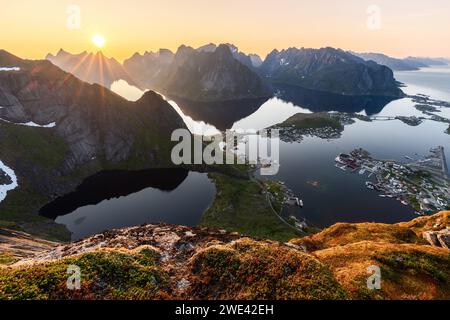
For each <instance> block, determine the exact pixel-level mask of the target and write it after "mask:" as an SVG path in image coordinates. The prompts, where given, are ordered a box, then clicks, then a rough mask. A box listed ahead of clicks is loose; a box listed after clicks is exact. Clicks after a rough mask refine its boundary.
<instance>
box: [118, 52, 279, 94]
mask: <svg viewBox="0 0 450 320" xmlns="http://www.w3.org/2000/svg"><path fill="white" fill-rule="evenodd" d="M230 48H232V49H233V50H234V51H232V49H230ZM249 65H252V61H251V58H250V56H246V55H244V54H242V53H240V52H238V51H237V48H235V47H232V46H231V45H220V46H218V47H216V46H215V45H212V44H211V45H207V46H204V47H201V48H199V49H194V48H191V47H187V46H181V47H180V48H179V49H178V50H177V52H176V53H175V54H174V55H172V54H171V53H169V52H167V51H160V52H159V53H158V54H154V53H148V54H145V55H144V56H140V55H136V54H135V55H134V56H133V57H132V58H130V59H128V60H126V61H125V62H124V66H125V68H126V69H127V70H128V72H129V73H130V74H131V75H132V76H133V77H135V78H136V79H141V80H140V81H141V82H142V85H145V86H148V87H150V88H155V89H156V90H158V91H162V92H163V93H164V94H167V95H169V96H171V97H178V98H183V99H187V100H191V101H198V102H214V101H227V100H240V99H253V98H261V97H269V96H271V95H272V92H271V90H270V89H269V88H268V87H267V86H266V85H265V84H264V82H263V81H262V80H261V79H260V77H259V76H258V75H257V74H256V72H255V71H254V70H253V67H249ZM142 70H145V71H144V72H143V74H142V75H141V74H140V73H142Z"/></svg>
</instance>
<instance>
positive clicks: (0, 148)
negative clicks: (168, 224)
mask: <svg viewBox="0 0 450 320" xmlns="http://www.w3.org/2000/svg"><path fill="white" fill-rule="evenodd" d="M0 65H11V66H14V67H17V68H19V69H20V70H19V71H8V72H1V73H0V106H2V107H3V108H0V119H1V120H0V160H1V161H3V162H4V163H6V165H8V167H10V168H12V170H14V172H15V174H16V175H17V178H18V181H19V187H18V188H16V189H15V190H13V191H10V193H8V197H7V198H6V199H5V201H2V202H0V212H1V216H0V220H1V221H5V220H6V221H10V220H12V221H16V222H17V221H21V218H20V217H22V218H23V217H24V216H26V215H30V214H34V213H35V212H36V210H37V209H39V206H42V205H43V204H45V203H46V202H47V201H48V200H49V199H53V198H55V197H57V196H58V195H62V194H64V193H67V192H68V191H71V190H73V189H74V188H75V186H76V185H77V184H79V183H80V182H81V180H82V179H83V178H85V177H86V176H88V175H90V174H93V173H95V172H98V171H100V170H104V169H113V168H118V169H145V168H152V167H162V166H164V167H167V166H170V165H171V162H170V152H171V148H172V143H171V142H170V136H171V133H172V132H173V130H175V129H178V128H186V126H185V124H184V122H183V120H182V119H181V117H180V116H179V115H178V114H177V113H176V111H175V110H174V109H173V108H172V107H171V106H170V105H169V104H168V103H167V102H166V101H165V100H164V99H163V98H162V97H161V96H160V95H158V94H156V93H154V92H151V91H149V92H147V93H146V94H145V95H144V96H143V97H142V98H141V99H140V100H138V101H136V102H129V101H127V100H125V99H123V98H122V97H120V96H118V95H116V94H114V93H113V92H111V91H109V90H108V89H106V88H104V87H102V86H100V85H97V84H94V85H90V84H87V83H85V82H82V81H81V80H78V79H77V78H76V77H74V76H72V75H71V74H68V73H66V72H64V71H62V70H61V69H59V68H58V67H56V66H54V65H53V64H51V63H50V62H49V61H29V60H22V59H20V58H18V57H15V56H13V55H11V54H9V53H7V52H6V51H0ZM31 220H35V219H34V218H33V219H31ZM22 222H23V221H22Z"/></svg>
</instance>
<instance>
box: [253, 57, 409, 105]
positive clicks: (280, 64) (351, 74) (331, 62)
mask: <svg viewBox="0 0 450 320" xmlns="http://www.w3.org/2000/svg"><path fill="white" fill-rule="evenodd" d="M260 72H261V74H262V76H264V77H265V78H266V79H267V80H268V81H270V82H272V83H284V84H291V85H296V86H300V87H303V88H307V89H312V90H318V91H324V92H332V93H337V94H341V95H373V96H389V97H400V96H402V95H403V93H402V91H401V90H400V89H399V88H398V84H397V82H396V81H395V79H394V76H393V72H392V70H391V69H389V68H388V67H386V66H381V65H379V64H377V63H375V62H373V61H364V60H363V59H361V58H359V57H356V56H354V55H352V54H350V53H348V52H345V51H343V50H340V49H334V48H321V49H305V48H302V49H297V48H290V49H287V50H282V51H278V50H274V51H272V53H270V54H269V55H268V56H267V58H266V60H265V61H264V63H263V64H262V65H261V67H260Z"/></svg>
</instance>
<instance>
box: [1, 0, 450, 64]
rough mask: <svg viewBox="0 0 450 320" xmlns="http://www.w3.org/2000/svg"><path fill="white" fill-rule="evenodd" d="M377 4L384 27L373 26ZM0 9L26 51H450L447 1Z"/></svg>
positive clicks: (4, 41) (165, 0) (29, 0)
mask: <svg viewBox="0 0 450 320" xmlns="http://www.w3.org/2000/svg"><path fill="white" fill-rule="evenodd" d="M372 4H377V5H378V7H379V9H380V13H381V14H380V17H381V20H380V28H379V29H370V28H368V26H367V21H368V19H369V14H368V13H367V10H368V7H369V5H372ZM69 5H78V6H79V8H80V9H81V15H80V18H81V19H80V22H81V23H80V28H79V29H69V28H67V21H68V19H69V14H68V13H67V9H68V6H69ZM0 8H1V11H0V30H1V31H0V48H2V49H6V50H8V51H10V52H12V53H14V54H16V55H19V56H21V57H25V58H43V57H44V56H45V55H46V54H47V53H48V52H52V53H55V52H56V51H57V50H58V49H59V48H64V49H65V50H68V51H71V52H81V51H83V50H88V51H94V50H96V48H95V47H94V46H93V45H92V43H91V37H92V35H93V34H95V33H100V34H102V35H103V36H104V37H105V38H106V40H107V43H106V46H105V48H104V49H103V51H104V53H105V54H106V55H108V56H114V57H116V58H117V59H118V60H123V59H125V58H127V57H129V56H131V55H132V54H133V53H134V52H136V51H139V52H143V51H145V50H157V49H158V48H161V47H163V48H169V49H172V50H175V49H176V48H177V47H178V46H179V45H180V44H187V45H191V46H200V45H202V44H205V43H208V42H215V43H223V42H230V43H234V44H235V45H237V46H238V47H239V48H240V49H241V50H242V51H244V52H248V53H251V52H255V53H258V54H260V55H262V56H265V55H266V54H267V53H268V52H270V51H271V50H272V49H273V48H278V49H282V48H287V47H291V46H295V47H302V46H304V47H322V46H333V47H340V48H343V49H348V50H355V51H375V52H384V53H387V54H389V55H393V56H399V57H402V56H408V55H419V56H445V57H450V1H449V0H428V1H425V0H308V1H307V0H95V1H93V0H39V1H37V0H0ZM70 21H73V20H70Z"/></svg>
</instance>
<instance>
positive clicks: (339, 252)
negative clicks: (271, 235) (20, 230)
mask: <svg viewBox="0 0 450 320" xmlns="http://www.w3.org/2000/svg"><path fill="white" fill-rule="evenodd" d="M448 215H449V212H442V213H439V214H437V215H435V216H432V217H424V218H419V219H417V220H414V221H412V222H409V223H403V224H397V225H384V224H369V223H367V224H338V225H335V226H332V227H331V228H329V229H326V230H324V231H323V232H321V233H319V234H317V235H314V236H311V237H306V238H300V239H293V240H292V241H291V242H290V243H280V242H274V241H264V240H256V239H250V238H245V237H242V236H240V235H239V234H236V233H232V234H231V233H227V232H226V231H221V230H213V229H206V228H188V227H181V226H171V225H144V226H138V227H133V228H127V229H121V230H112V231H108V232H105V233H103V234H99V235H96V236H94V237H90V238H87V239H85V240H82V241H79V242H77V243H72V244H68V245H60V246H55V245H54V244H47V243H46V244H45V246H46V247H43V245H42V243H40V242H38V243H39V246H38V245H37V246H36V250H34V253H33V252H31V253H28V254H26V255H24V254H22V255H15V252H14V250H11V247H10V246H9V247H6V249H5V246H2V245H0V255H2V254H3V261H8V260H7V258H6V254H9V262H4V265H8V266H4V267H3V268H0V299H1V298H3V299H49V298H50V299H174V298H177V299H300V300H302V299H413V300H414V299H449V298H450V269H449V268H448V266H449V265H450V264H449V263H450V250H449V249H446V248H442V247H436V246H432V245H430V244H428V243H427V242H426V241H425V240H424V239H423V232H426V231H427V230H430V229H432V230H434V231H438V230H440V231H442V230H445V229H446V228H448V227H449V222H448ZM6 236H9V237H10V239H9V240H8V241H5V242H8V243H11V242H13V241H14V239H15V237H17V235H11V234H7V233H6ZM22 238H23V236H21V237H20V241H23V240H22ZM36 241H37V240H36ZM28 247H33V246H28ZM69 265H76V266H78V267H79V268H80V272H81V276H82V281H81V290H78V291H71V290H68V289H66V281H67V268H68V266H69ZM371 266H377V267H379V268H380V270H381V289H380V290H370V289H368V287H367V279H368V278H369V277H370V275H371V273H370V272H369V271H368V268H369V267H371Z"/></svg>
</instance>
